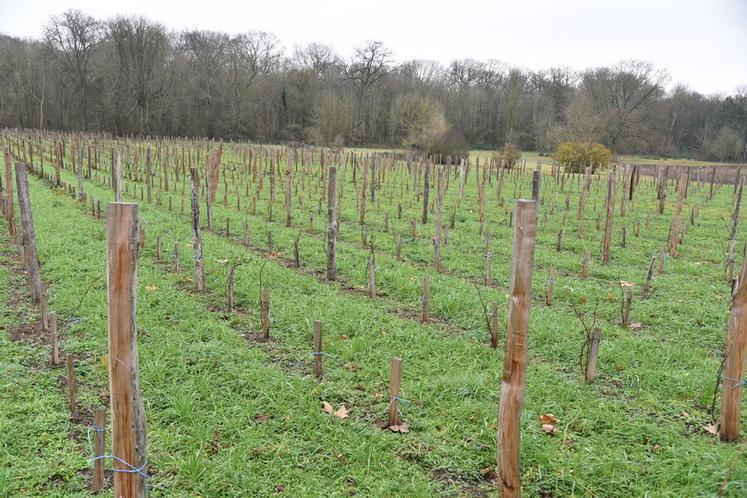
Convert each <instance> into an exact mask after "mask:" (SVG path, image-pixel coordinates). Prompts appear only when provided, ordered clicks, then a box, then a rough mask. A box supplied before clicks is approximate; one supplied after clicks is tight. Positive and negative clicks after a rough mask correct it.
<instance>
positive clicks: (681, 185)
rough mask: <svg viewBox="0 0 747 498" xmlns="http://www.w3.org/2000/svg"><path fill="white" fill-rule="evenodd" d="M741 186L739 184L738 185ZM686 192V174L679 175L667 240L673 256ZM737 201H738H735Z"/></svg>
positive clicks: (675, 252) (675, 254) (674, 255)
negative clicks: (672, 217)
mask: <svg viewBox="0 0 747 498" xmlns="http://www.w3.org/2000/svg"><path fill="white" fill-rule="evenodd" d="M740 188H741V186H740ZM686 193H687V175H685V174H682V175H680V179H679V182H678V183H677V206H676V207H675V210H674V219H673V220H672V228H671V232H670V240H669V254H670V255H671V256H672V257H673V258H674V257H676V256H677V245H678V244H679V235H678V234H679V231H680V218H681V216H682V206H684V204H685V194H686ZM737 202H739V201H737Z"/></svg>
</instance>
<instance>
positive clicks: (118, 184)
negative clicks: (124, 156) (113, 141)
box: [112, 150, 122, 202]
mask: <svg viewBox="0 0 747 498" xmlns="http://www.w3.org/2000/svg"><path fill="white" fill-rule="evenodd" d="M120 166H121V165H120V161H119V151H116V150H113V151H112V190H114V200H115V201H116V202H122V172H121V171H120Z"/></svg>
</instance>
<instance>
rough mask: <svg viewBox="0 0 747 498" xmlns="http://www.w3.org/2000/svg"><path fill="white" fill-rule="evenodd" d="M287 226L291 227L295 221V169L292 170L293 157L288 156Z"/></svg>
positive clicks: (286, 187)
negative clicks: (293, 211)
mask: <svg viewBox="0 0 747 498" xmlns="http://www.w3.org/2000/svg"><path fill="white" fill-rule="evenodd" d="M285 179H286V182H287V183H286V185H285V226H286V227H290V226H291V221H292V219H293V216H292V210H293V169H292V168H291V156H290V154H288V161H287V162H286V169H285Z"/></svg>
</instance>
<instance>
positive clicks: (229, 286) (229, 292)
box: [226, 266, 236, 313]
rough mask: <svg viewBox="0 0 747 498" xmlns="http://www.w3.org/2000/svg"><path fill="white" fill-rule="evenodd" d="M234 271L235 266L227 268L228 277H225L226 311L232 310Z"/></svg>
mask: <svg viewBox="0 0 747 498" xmlns="http://www.w3.org/2000/svg"><path fill="white" fill-rule="evenodd" d="M235 271H236V267H235V266H232V267H231V268H229V269H228V277H227V278H226V311H227V312H228V313H231V312H232V311H233V275H234V272H235Z"/></svg>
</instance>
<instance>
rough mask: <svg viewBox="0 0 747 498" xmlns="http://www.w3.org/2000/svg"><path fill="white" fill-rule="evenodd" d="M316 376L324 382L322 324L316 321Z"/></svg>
mask: <svg viewBox="0 0 747 498" xmlns="http://www.w3.org/2000/svg"><path fill="white" fill-rule="evenodd" d="M314 376H315V377H316V378H317V379H319V380H322V322H321V321H319V320H315V321H314Z"/></svg>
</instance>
